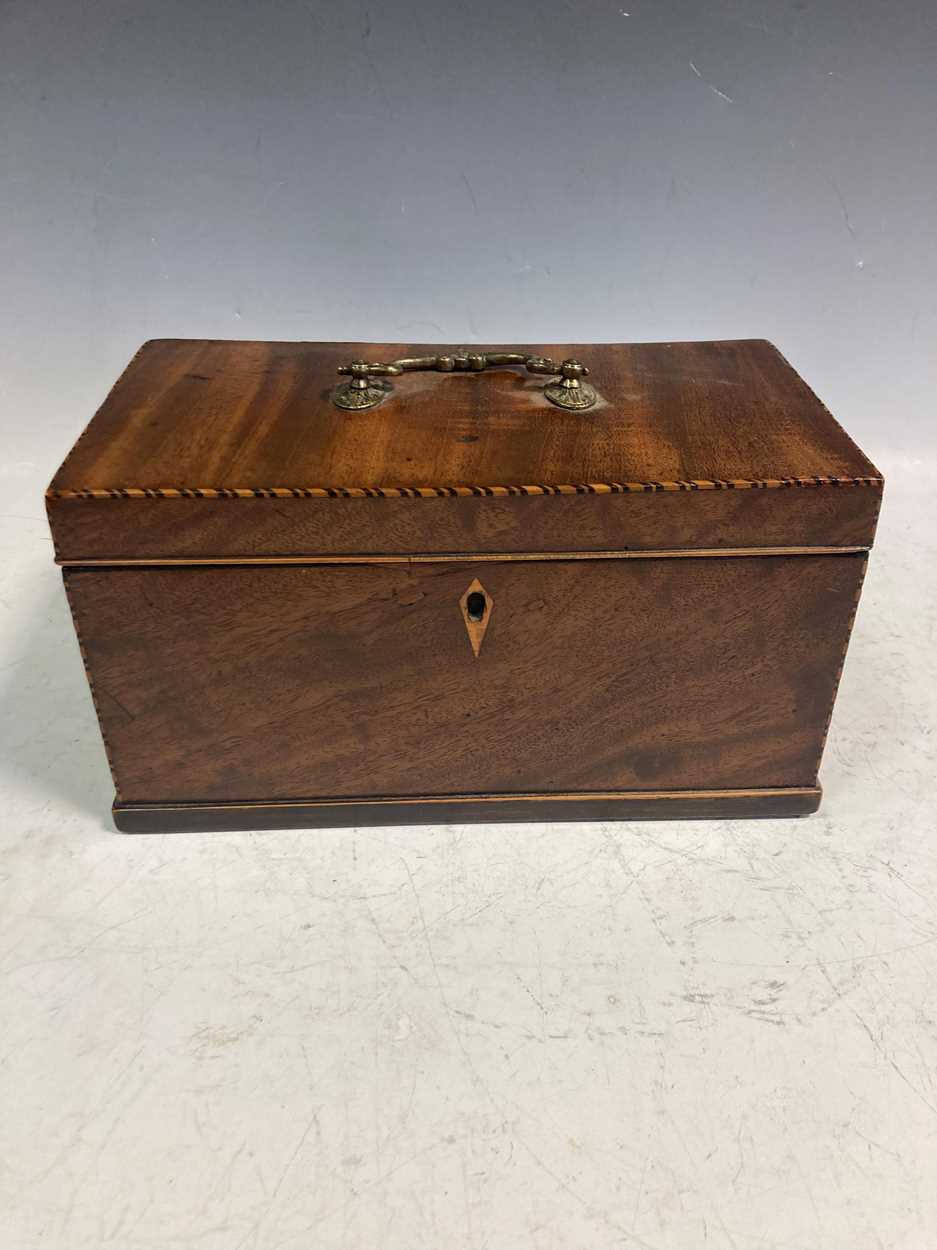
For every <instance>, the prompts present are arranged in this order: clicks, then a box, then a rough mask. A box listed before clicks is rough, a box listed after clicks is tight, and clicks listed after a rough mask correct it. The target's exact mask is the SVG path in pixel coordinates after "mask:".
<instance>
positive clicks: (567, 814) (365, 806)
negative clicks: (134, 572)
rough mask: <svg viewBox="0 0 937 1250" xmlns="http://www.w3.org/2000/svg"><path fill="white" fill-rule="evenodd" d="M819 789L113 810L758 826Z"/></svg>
mask: <svg viewBox="0 0 937 1250" xmlns="http://www.w3.org/2000/svg"><path fill="white" fill-rule="evenodd" d="M820 797H821V791H820V787H819V786H804V787H800V788H797V787H793V786H792V787H789V788H787V789H778V790H721V791H720V790H702V791H694V790H672V791H668V792H653V791H648V792H644V793H637V792H634V793H631V794H590V795H581V794H576V795H559V794H555V795H514V796H511V795H497V796H493V795H472V796H470V797H465V798H447V799H445V800H440V799H438V798H435V799H434V798H414V799H397V800H394V799H380V800H376V801H370V802H369V801H367V800H354V799H352V800H342V801H340V802H335V801H332V802H319V803H315V802H313V803H241V804H237V803H218V804H211V803H190V804H180V805H176V806H173V805H163V804H159V803H152V804H148V803H137V804H134V803H128V804H115V806H114V809H113V815H114V823H115V825H116V826H117V828H118V829H120V830H121V832H122V833H186V832H188V833H207V832H213V831H216V830H232V829H234V830H237V829H327V828H349V827H352V826H353V827H355V828H361V827H362V826H369V825H438V824H447V825H449V824H461V823H462V822H469V821H484V822H485V823H488V824H497V823H498V822H499V821H521V820H537V821H570V820H587V821H602V820H714V819H718V820H730V819H731V820H762V819H771V818H775V819H776V818H779V817H789V816H807V815H809V814H810V813H811V812H815V811H816V810H817V807H818V806H819V803H820Z"/></svg>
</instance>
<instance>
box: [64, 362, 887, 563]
mask: <svg viewBox="0 0 937 1250" xmlns="http://www.w3.org/2000/svg"><path fill="white" fill-rule="evenodd" d="M446 350H447V349H443V348H440V347H427V346H424V345H415V346H414V345H399V344H360V343H261V342H227V341H212V340H200V339H193V340H181V339H158V340H154V341H151V342H149V343H146V344H145V345H144V346H143V347H142V348H141V349H140V351H139V352H138V353H137V355H136V356H135V357H134V359H133V360H132V361H131V363H130V365H129V366H128V368H127V369H126V371H125V372H124V374H123V376H122V377H121V378H120V380H119V381H118V383H117V384H116V386H115V387H114V389H113V390H112V391H111V393H110V395H109V396H108V397H107V399H106V400H105V402H104V404H103V405H102V407H101V408H100V410H99V411H98V413H97V415H96V416H95V417H94V419H93V420H92V422H91V423H90V425H89V426H88V428H87V429H86V430H85V432H84V434H83V435H82V436H81V438H80V439H79V441H78V442H77V444H76V445H75V447H74V449H73V450H72V452H71V453H70V455H69V456H68V457H67V459H66V460H65V462H64V464H63V465H62V467H61V468H60V469H59V471H58V473H57V474H56V475H55V478H54V480H53V482H52V485H51V487H50V488H49V492H48V505H49V514H50V521H51V525H52V530H53V537H54V539H55V543H56V553H57V556H58V558H59V560H61V561H63V562H66V563H89V562H94V561H119V562H124V561H134V560H150V561H154V560H155V561H163V560H174V559H178V560H186V561H189V560H212V559H225V560H237V559H267V558H270V559H275V558H303V557H306V558H314V557H316V556H320V555H336V554H361V555H394V554H397V555H408V554H420V553H440V552H453V553H457V552H462V553H465V552H551V553H558V552H563V551H584V550H585V551H603V550H609V551H621V550H625V549H635V550H664V551H666V550H675V551H680V550H683V551H685V550H698V549H711V548H748V547H754V548H764V547H770V548H775V547H779V546H780V547H784V546H794V547H798V546H811V547H815V546H832V547H843V546H845V547H857V546H858V547H861V546H868V545H870V544H871V542H872V537H873V533H874V528H875V520H876V516H877V513H878V505H879V499H880V490H881V485H882V480H881V477H880V475H879V474H878V472H877V471H876V469H875V468H874V466H873V465H872V464H871V463H870V462H869V461H868V460H867V459H866V457H865V456H864V455H863V454H862V452H860V451H859V449H858V448H857V447H856V446H855V444H854V443H853V442H852V441H851V439H850V438H849V437H848V436H847V435H846V434H845V433H844V431H843V430H842V429H841V428H840V426H839V425H838V424H837V423H836V422H835V421H834V420H833V418H832V417H831V416H830V414H829V413H828V412H827V410H826V408H825V407H824V406H823V405H822V404H821V403H820V401H819V400H818V399H817V398H816V396H815V395H814V394H813V392H812V391H811V390H810V389H809V387H807V386H806V384H805V383H804V382H803V381H802V380H801V379H800V378H799V377H798V376H797V374H796V373H795V372H794V370H793V369H792V368H791V367H790V365H788V364H787V362H786V361H785V360H784V358H783V357H782V356H781V355H780V354H779V353H778V351H777V350H776V349H775V348H774V347H772V346H771V344H770V343H766V342H764V341H761V340H740V341H732V342H716V343H647V344H637V345H627V344H601V345H592V346H576V347H571V346H565V347H564V346H546V347H510V348H498V349H495V351H496V352H497V353H501V354H511V353H515V354H516V360H515V361H514V362H513V367H512V364H508V365H503V364H501V363H500V359H501V356H498V355H495V356H494V358H492V355H491V352H490V351H489V349H485V348H471V349H462V350H463V354H462V355H456V356H455V358H454V361H453V353H452V352H451V350H449V354H448V355H445V354H443V355H442V356H441V357H440V356H439V353H445V352H446ZM423 356H430V357H432V358H433V363H432V365H430V363H429V362H425V361H420V360H413V359H412V358H414V357H423ZM570 357H575V359H576V361H581V362H582V363H583V365H584V366H586V369H587V370H588V384H591V385H592V386H594V388H595V399H594V402H591V405H590V406H585V405H584V404H583V403H582V395H577V396H574V397H573V403H574V406H571V407H566V406H563V407H561V406H558V404H559V403H560V402H561V401H562V399H563V398H564V396H563V395H562V394H561V393H559V389H558V388H561V387H562V386H564V385H566V386H569V385H572V386H574V387H575V386H578V385H579V378H580V377H581V375H582V374H583V373H584V372H585V370H579V369H577V368H573V367H572V366H571V365H570V366H569V367H568V368H567V369H565V370H563V372H562V376H560V373H559V370H560V365H559V362H562V361H564V360H567V361H568V358H570ZM400 358H408V359H406V360H404V364H405V365H406V369H405V370H403V371H401V370H399V369H398V370H396V371H395V370H394V369H393V368H392V369H390V370H386V371H377V372H376V373H368V372H367V371H365V370H363V369H361V368H360V367H357V368H356V369H350V370H348V371H346V372H348V373H351V374H356V373H357V375H359V376H358V383H357V384H358V385H359V387H361V389H363V385H362V379H363V382H364V385H366V386H367V387H369V388H370V393H369V400H370V401H375V400H376V401H378V402H376V403H374V404H373V406H364V407H357V408H356V407H352V408H348V407H343V406H340V404H341V402H342V399H343V397H344V398H345V399H348V396H349V394H350V390H349V388H348V383H347V381H343V379H342V378H341V377H339V375H338V370H339V367H340V366H342V365H349V364H350V362H352V361H355V360H360V359H365V360H367V361H369V362H384V363H390V362H393V361H398V360H400ZM544 358H548V359H544ZM440 359H441V360H442V362H443V363H442V364H440V363H439V360H440ZM517 362H523V365H522V367H521V368H520V369H519V368H518V367H517ZM532 362H533V363H532ZM553 362H556V363H555V364H554V363H553ZM492 364H495V365H496V366H497V367H495V368H493V369H492V368H490V367H489V366H490V365H492ZM415 365H418V366H420V369H421V370H423V369H431V370H432V371H410V370H411V369H412V368H413V367H414V366H415ZM551 373H553V374H554V375H555V376H553V378H552V382H551V381H550V376H549V375H550V374H551ZM366 374H367V376H365V375H366ZM538 374H540V375H544V374H546V375H547V379H546V380H547V391H545V390H544V381H545V378H544V376H538ZM353 380H354V379H353ZM551 386H552V387H553V388H554V396H553V398H552V399H551V397H550V394H549V390H550V387H551ZM339 388H344V389H339ZM382 394H383V397H382ZM557 394H559V398H557V397H556V396H557ZM589 399H591V397H587V400H586V402H588V401H589ZM351 400H352V401H354V396H352V397H351ZM336 401H338V402H336Z"/></svg>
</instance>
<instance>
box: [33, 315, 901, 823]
mask: <svg viewBox="0 0 937 1250" xmlns="http://www.w3.org/2000/svg"><path fill="white" fill-rule="evenodd" d="M571 357H575V358H576V359H577V360H580V361H582V362H583V363H584V364H585V366H587V368H588V371H589V372H588V377H586V376H585V374H584V370H583V369H582V368H580V367H579V366H578V365H577V364H576V363H575V362H573V363H567V364H566V365H565V366H563V365H561V364H560V362H563V361H566V360H567V359H568V358H571ZM362 358H364V359H366V360H367V361H369V362H370V361H373V362H376V363H375V365H374V366H368V367H364V366H362V365H361V364H356V365H354V366H353V367H351V368H350V369H346V371H345V373H344V374H343V375H342V376H339V374H338V372H337V371H338V369H339V366H343V365H348V364H349V362H352V361H359V360H361V359H362ZM400 358H404V359H403V363H402V364H400V365H394V364H391V363H390V362H394V361H399V360H400ZM544 358H551V359H544ZM378 364H381V365H384V366H388V365H390V367H389V368H387V367H385V368H378V367H377V365H378ZM349 378H350V381H349ZM590 385H591V386H592V387H593V388H594V393H593V392H590V391H589V389H588V388H589V386H590ZM343 405H344V406H343ZM881 493H882V479H881V477H880V475H879V474H878V472H877V471H876V469H875V468H874V467H873V466H872V465H871V464H870V463H869V461H868V460H867V459H866V457H865V456H864V455H863V454H862V453H861V452H860V451H859V450H858V448H857V447H856V446H855V444H854V443H852V442H851V440H850V439H849V438H848V437H847V435H846V434H845V433H844V432H843V430H842V429H841V428H840V427H839V426H838V425H837V423H836V422H835V421H834V420H833V418H832V417H831V416H830V414H829V413H828V412H827V410H826V409H825V408H824V407H823V405H822V404H821V403H820V402H819V400H818V399H817V398H816V397H815V396H814V394H813V393H812V392H811V391H810V390H809V388H808V387H807V386H806V385H805V384H804V382H802V381H801V379H800V378H799V377H798V376H797V374H796V373H795V372H794V371H793V370H792V369H791V367H790V366H789V365H788V364H787V363H786V361H785V360H784V359H783V357H782V356H780V354H779V353H778V352H777V351H776V350H775V348H774V347H772V346H771V345H770V344H769V343H766V342H763V341H757V340H744V341H738V342H717V343H654V344H640V345H596V346H576V347H570V346H545V347H537V348H529V347H516V348H506V349H498V352H497V354H495V353H493V352H491V351H488V349H477V348H473V349H471V350H464V349H463V350H461V351H458V352H452V351H450V352H449V353H448V354H446V351H445V349H443V348H439V347H427V346H413V345H407V346H401V345H399V344H379V345H378V344H357V343H351V344H349V343H256V342H214V341H202V340H173V339H161V340H156V341H153V342H149V343H147V344H145V345H144V346H143V347H142V348H141V349H140V351H139V352H138V353H137V355H136V356H135V357H134V359H133V361H132V362H131V364H130V365H129V367H128V368H127V370H126V371H125V373H124V374H123V376H122V377H121V378H120V380H119V381H118V383H117V384H116V386H115V387H114V389H113V390H112V391H111V393H110V395H109V396H108V397H107V399H106V401H105V402H104V404H103V406H102V407H101V409H100V411H99V412H98V413H97V415H96V416H95V417H94V419H93V420H92V422H91V424H90V425H89V426H88V428H87V429H86V430H85V432H84V434H82V436H81V438H80V439H79V440H78V442H77V443H76V445H75V447H74V449H73V450H72V452H71V453H70V454H69V456H68V458H67V459H66V460H65V462H64V464H63V465H62V467H61V469H60V470H59V471H58V473H57V474H56V476H55V479H54V480H53V482H52V485H51V487H50V489H49V491H48V508H49V517H50V523H51V527H52V533H53V537H54V542H55V551H56V557H57V560H58V562H59V563H60V564H61V565H62V566H63V570H64V577H65V586H66V589H67V592H68V598H69V602H70V604H71V609H72V613H73V615H74V620H75V627H76V630H77V632H78V637H79V641H80V644H81V649H82V653H83V655H84V660H85V665H86V667H87V673H88V679H89V682H90V683H91V687H92V691H93V694H94V700H95V705H96V708H97V713H98V717H99V718H100V722H101V731H102V734H103V737H104V742H105V746H106V749H107V753H108V759H109V761H110V766H111V771H112V773H113V776H114V783H115V787H116V792H117V793H116V799H115V804H114V813H115V819H116V823H117V825H118V827H119V828H121V829H124V830H129V831H138V830H140V831H143V830H172V829H207V828H222V829H230V828H260V827H267V826H315V825H355V824H365V823H384V824H390V823H408V822H414V821H425V822H451V821H464V820H491V821H499V820H544V819H550V820H567V819H594V818H600V819H606V818H609V817H622V818H626V819H627V818H644V817H667V818H670V817H702V816H720V817H726V816H781V815H801V814H804V813H807V812H810V811H813V810H814V809H815V808H816V807H817V804H818V802H819V798H820V788H819V785H818V781H817V772H818V768H819V764H820V757H821V755H822V752H823V745H824V739H825V737H826V732H827V726H828V724H829V720H830V714H831V711H832V707H833V699H834V696H835V693H836V687H837V683H838V681H839V675H840V671H841V669H842V665H843V659H844V656H845V653H846V645H847V642H848V639H849V632H850V628H851V625H852V620H853V615H854V613H855V610H856V604H857V602H858V598H859V592H860V588H861V585H862V578H863V574H864V572H865V567H866V560H867V553H868V550H869V547H870V546H871V543H872V539H873V535H874V532H875V524H876V518H877V515H878V510H879V504H880V500H881Z"/></svg>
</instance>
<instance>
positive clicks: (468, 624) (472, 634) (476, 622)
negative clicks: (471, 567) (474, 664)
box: [459, 577, 494, 660]
mask: <svg viewBox="0 0 937 1250" xmlns="http://www.w3.org/2000/svg"><path fill="white" fill-rule="evenodd" d="M493 606H494V605H493V602H492V598H491V595H490V594H489V593H488V591H487V590H486V589H485V587H484V586H483V585H482V584H481V582H480V581H479V580H478V578H477V577H476V578H475V580H474V581H473V582H472V584H471V585H470V586H469V588H468V590H466V592H465V594H464V595H463V596H462V598H461V599H460V600H459V607H460V609H461V611H462V619H463V620H464V621H465V629H466V632H467V633H468V636H469V642H470V643H471V644H472V650H473V651H474V652H475V658H476V660H477V659H478V653H479V652H480V651H481V649H482V643H483V642H484V640H485V631H486V630H487V628H488V622H489V621H490V620H491V609H492V607H493Z"/></svg>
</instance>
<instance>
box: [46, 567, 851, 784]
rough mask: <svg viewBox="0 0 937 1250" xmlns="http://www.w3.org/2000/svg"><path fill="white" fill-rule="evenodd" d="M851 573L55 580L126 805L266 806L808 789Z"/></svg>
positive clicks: (846, 624) (391, 570)
mask: <svg viewBox="0 0 937 1250" xmlns="http://www.w3.org/2000/svg"><path fill="white" fill-rule="evenodd" d="M864 567H865V556H864V555H836V556H796V557H791V556H780V557H738V558H681V559H675V558H666V559H608V560H562V561H554V562H550V561H543V562H541V561H507V560H506V561H504V562H500V561H492V562H477V563H473V562H456V561H452V562H443V563H427V564H416V565H412V566H408V565H399V564H398V565H360V564H357V565H356V564H350V565H339V566H321V565H320V566H316V565H308V566H306V565H302V566H287V565H284V566H269V565H244V566H237V567H201V566H199V567H182V568H131V567H128V568H118V569H107V570H100V569H94V570H91V569H73V570H68V571H67V572H66V584H67V588H68V593H69V599H70V602H71V605H72V610H73V613H74V616H75V622H76V626H77V627H78V630H79V634H80V638H81V641H82V645H83V650H84V653H85V658H86V662H87V665H88V669H89V676H90V677H91V680H92V685H93V689H94V692H95V698H96V703H97V707H98V713H99V716H100V719H101V724H102V730H103V732H104V736H105V741H106V744H107V747H108V754H109V758H110V760H111V766H112V769H113V771H114V775H115V782H116V785H117V788H118V794H119V798H120V799H121V801H122V802H125V803H127V802H130V803H134V802H141V803H145V802H183V803H184V802H210V801H216V802H218V801H222V802H223V801H229V802H230V801H243V802H258V801H272V800H288V799H310V798H320V797H357V796H384V797H386V796H392V797H396V796H400V797H405V796H418V795H448V794H519V793H551V794H558V793H590V792H597V791H632V790H675V789H694V788H711V789H720V788H744V787H768V786H779V787H780V786H805V785H807V786H809V785H812V784H813V783H814V781H815V779H816V773H817V768H818V764H819V757H820V753H821V750H822V743H823V738H824V734H825V729H826V725H827V722H828V718H829V713H830V710H831V707H832V701H833V698H834V695H835V689H836V683H837V680H838V676H839V671H840V668H841V664H842V658H843V655H844V652H845V646H846V642H847V639H848V634H849V628H850V624H851V619H852V614H853V611H854V608H855V603H856V600H857V597H858V592H859V588H860V585H861V580H862V574H863V571H864ZM476 583H477V584H476Z"/></svg>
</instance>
